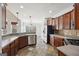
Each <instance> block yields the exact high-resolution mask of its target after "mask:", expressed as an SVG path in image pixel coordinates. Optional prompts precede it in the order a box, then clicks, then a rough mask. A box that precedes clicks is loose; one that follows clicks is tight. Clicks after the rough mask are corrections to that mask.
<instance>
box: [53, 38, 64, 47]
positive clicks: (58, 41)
mask: <svg viewBox="0 0 79 59" xmlns="http://www.w3.org/2000/svg"><path fill="white" fill-rule="evenodd" d="M63 45H64V39H63V38H60V37H54V46H55V47H59V46H63Z"/></svg>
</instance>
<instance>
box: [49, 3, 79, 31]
mask: <svg viewBox="0 0 79 59" xmlns="http://www.w3.org/2000/svg"><path fill="white" fill-rule="evenodd" d="M73 7H74V8H73V9H72V10H71V11H69V12H67V13H65V14H63V15H61V16H59V17H56V18H54V19H53V18H49V20H48V21H47V24H48V25H53V26H55V29H56V30H63V29H65V30H69V29H75V30H79V3H75V4H74V5H73Z"/></svg>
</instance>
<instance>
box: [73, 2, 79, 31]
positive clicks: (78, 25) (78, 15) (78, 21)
mask: <svg viewBox="0 0 79 59" xmlns="http://www.w3.org/2000/svg"><path fill="white" fill-rule="evenodd" d="M74 10H75V11H74V12H75V29H77V30H79V3H75V4H74Z"/></svg>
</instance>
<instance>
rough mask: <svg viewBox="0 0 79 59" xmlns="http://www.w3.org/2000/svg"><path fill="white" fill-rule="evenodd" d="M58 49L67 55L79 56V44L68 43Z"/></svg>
mask: <svg viewBox="0 0 79 59" xmlns="http://www.w3.org/2000/svg"><path fill="white" fill-rule="evenodd" d="M57 49H58V50H59V51H61V52H62V53H64V54H65V55H67V56H79V46H75V45H66V46H60V47H57Z"/></svg>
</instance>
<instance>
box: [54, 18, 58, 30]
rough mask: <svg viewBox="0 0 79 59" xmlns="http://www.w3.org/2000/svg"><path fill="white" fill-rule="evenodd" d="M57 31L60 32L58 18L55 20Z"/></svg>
mask: <svg viewBox="0 0 79 59" xmlns="http://www.w3.org/2000/svg"><path fill="white" fill-rule="evenodd" d="M55 26H56V30H58V18H56V19H55Z"/></svg>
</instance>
